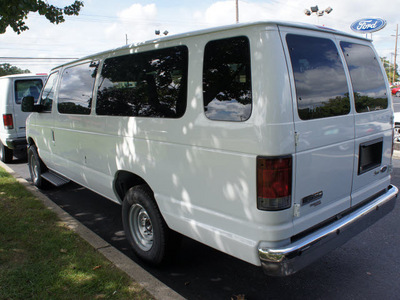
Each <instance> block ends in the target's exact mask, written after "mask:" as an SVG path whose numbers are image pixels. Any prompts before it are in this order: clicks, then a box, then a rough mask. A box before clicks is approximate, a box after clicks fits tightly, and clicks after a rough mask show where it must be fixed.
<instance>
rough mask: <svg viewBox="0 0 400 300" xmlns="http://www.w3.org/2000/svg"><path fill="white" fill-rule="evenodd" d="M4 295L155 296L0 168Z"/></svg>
mask: <svg viewBox="0 0 400 300" xmlns="http://www.w3.org/2000/svg"><path fill="white" fill-rule="evenodd" d="M0 299H152V296H151V295H150V294H149V293H148V292H147V291H146V290H145V289H143V288H142V287H141V286H140V285H139V284H137V283H135V282H133V281H132V280H131V279H130V278H129V277H128V275H126V274H125V273H124V272H122V271H120V270H119V269H117V268H116V267H115V266H114V265H113V264H112V263H111V262H110V261H108V260H107V259H106V258H104V257H103V256H102V255H101V254H100V253H98V252H97V251H96V250H95V249H93V247H91V246H90V245H89V244H88V243H87V242H86V241H84V240H83V239H81V238H80V237H79V236H78V235H77V234H76V233H74V232H72V231H71V230H69V229H68V228H66V227H65V226H64V225H63V224H62V223H61V222H60V221H59V219H58V217H57V215H56V214H55V213H54V212H52V211H50V210H48V209H46V208H45V207H44V205H43V203H42V202H41V201H40V200H39V199H37V198H35V197H34V196H33V195H32V194H31V193H30V192H29V191H27V190H26V189H25V188H24V187H23V186H22V185H20V184H19V183H18V182H17V181H16V180H15V179H14V178H13V177H12V176H11V175H9V174H8V173H7V172H6V171H5V170H3V169H2V168H0Z"/></svg>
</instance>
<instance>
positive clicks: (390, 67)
mask: <svg viewBox="0 0 400 300" xmlns="http://www.w3.org/2000/svg"><path fill="white" fill-rule="evenodd" d="M381 61H382V64H383V67H384V68H385V71H386V75H387V77H388V79H389V82H390V83H393V82H398V81H399V77H400V75H399V72H398V70H397V68H398V64H399V62H398V63H396V72H395V74H394V76H395V78H394V80H393V64H392V63H391V62H389V60H388V59H387V58H386V57H381Z"/></svg>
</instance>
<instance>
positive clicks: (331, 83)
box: [286, 34, 350, 120]
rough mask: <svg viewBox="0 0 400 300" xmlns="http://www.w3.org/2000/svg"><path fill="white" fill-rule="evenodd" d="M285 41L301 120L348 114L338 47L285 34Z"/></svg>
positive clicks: (312, 39)
mask: <svg viewBox="0 0 400 300" xmlns="http://www.w3.org/2000/svg"><path fill="white" fill-rule="evenodd" d="M286 42H287V45H288V48H289V54H290V59H291V63H292V68H293V75H294V80H295V86H296V94H297V109H298V114H299V117H300V118H301V119H302V120H310V119H318V118H326V117H333V116H340V115H347V114H348V113H350V98H349V90H348V86H347V81H346V75H345V72H344V68H343V64H342V61H341V59H340V56H339V52H338V49H337V48H336V46H335V44H334V43H333V41H332V40H330V39H326V38H317V37H311V36H303V35H295V34H288V35H287V36H286Z"/></svg>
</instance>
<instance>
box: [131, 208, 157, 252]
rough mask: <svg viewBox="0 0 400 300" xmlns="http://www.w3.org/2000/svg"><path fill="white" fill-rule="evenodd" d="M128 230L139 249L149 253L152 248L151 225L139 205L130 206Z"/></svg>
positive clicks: (144, 211)
mask: <svg viewBox="0 0 400 300" xmlns="http://www.w3.org/2000/svg"><path fill="white" fill-rule="evenodd" d="M129 228H130V231H131V234H132V237H133V239H134V241H135V243H136V244H137V245H138V246H139V248H140V249H142V250H143V251H149V250H150V249H151V247H152V246H153V225H152V223H151V219H150V217H149V215H148V213H147V211H146V210H145V209H144V208H143V207H142V206H141V205H139V204H134V205H132V207H131V209H130V211H129Z"/></svg>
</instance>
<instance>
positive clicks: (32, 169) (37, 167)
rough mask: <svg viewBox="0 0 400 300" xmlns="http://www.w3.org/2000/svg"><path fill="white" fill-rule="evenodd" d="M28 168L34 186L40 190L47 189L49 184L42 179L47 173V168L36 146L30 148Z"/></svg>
mask: <svg viewBox="0 0 400 300" xmlns="http://www.w3.org/2000/svg"><path fill="white" fill-rule="evenodd" d="M28 168H29V173H30V174H31V179H32V182H33V184H34V185H35V186H36V187H37V188H39V189H45V188H46V187H47V186H48V182H47V181H46V180H45V179H43V178H42V174H43V173H44V172H46V171H47V167H46V165H45V164H44V163H43V161H42V160H41V159H40V157H39V154H38V152H37V149H36V146H35V145H30V146H29V148H28Z"/></svg>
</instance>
